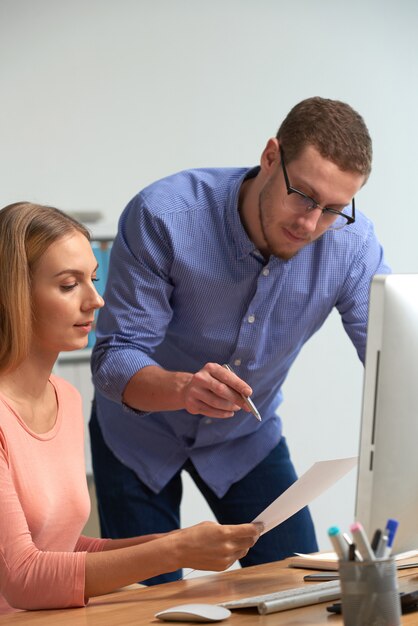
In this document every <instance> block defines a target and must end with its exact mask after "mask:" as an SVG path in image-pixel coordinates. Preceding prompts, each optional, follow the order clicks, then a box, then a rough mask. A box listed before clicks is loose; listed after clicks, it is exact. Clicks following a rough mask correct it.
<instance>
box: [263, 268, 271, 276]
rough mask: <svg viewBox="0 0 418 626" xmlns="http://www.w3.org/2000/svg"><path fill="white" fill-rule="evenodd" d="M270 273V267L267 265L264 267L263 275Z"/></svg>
mask: <svg viewBox="0 0 418 626" xmlns="http://www.w3.org/2000/svg"><path fill="white" fill-rule="evenodd" d="M269 274H270V270H269V269H268V267H265V268H264V269H263V276H268V275H269Z"/></svg>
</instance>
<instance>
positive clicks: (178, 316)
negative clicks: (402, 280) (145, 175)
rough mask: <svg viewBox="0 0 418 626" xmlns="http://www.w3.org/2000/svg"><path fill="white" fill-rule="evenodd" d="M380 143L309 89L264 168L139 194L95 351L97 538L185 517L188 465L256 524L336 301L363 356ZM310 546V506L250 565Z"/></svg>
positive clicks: (206, 491) (236, 516)
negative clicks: (303, 374)
mask: <svg viewBox="0 0 418 626" xmlns="http://www.w3.org/2000/svg"><path fill="white" fill-rule="evenodd" d="M371 156H372V148H371V140H370V137H369V133H368V131H367V128H366V126H365V124H364V121H363V119H362V118H361V116H360V115H359V114H358V113H356V112H355V111H354V110H353V109H352V108H351V107H350V106H349V105H347V104H345V103H342V102H339V101H335V100H328V99H324V98H318V97H316V98H309V99H307V100H304V101H302V102H301V103H299V104H298V105H296V106H295V107H294V108H293V109H292V110H291V111H290V113H289V114H288V115H287V117H286V119H285V120H284V122H283V123H282V124H281V126H280V128H279V131H278V133H277V135H276V137H274V138H271V139H269V140H268V142H267V145H266V147H265V149H264V151H263V153H262V155H261V160H260V165H259V166H258V167H255V168H228V169H225V168H223V169H200V170H188V171H184V172H180V173H178V174H175V175H173V176H170V177H168V178H165V179H163V180H160V181H158V182H156V183H154V184H152V185H150V186H149V187H147V188H146V189H144V190H143V191H141V192H140V193H139V194H138V195H137V196H135V197H134V198H133V200H131V202H130V203H129V204H128V206H127V207H126V209H125V211H124V212H123V214H122V216H121V220H120V223H119V231H118V235H117V237H116V240H115V242H114V244H113V249H112V257H111V264H110V273H109V280H108V285H107V289H106V293H105V300H106V305H107V306H106V307H105V308H104V309H103V310H102V312H101V313H100V316H99V321H98V327H97V343H96V346H95V349H94V352H93V357H92V370H93V376H94V382H95V385H96V390H97V393H96V404H95V408H94V410H93V412H92V419H91V423H90V432H91V441H92V454H93V467H94V473H95V479H96V489H97V495H98V502H99V512H100V521H101V527H102V533H103V535H104V536H109V537H128V536H133V535H137V534H146V533H155V532H162V531H168V530H175V529H176V528H178V527H179V525H180V517H179V510H180V502H181V489H182V488H181V472H182V471H183V470H185V471H187V472H189V473H190V475H191V477H192V478H193V480H194V481H195V483H196V484H197V486H198V488H199V489H200V491H201V492H202V494H203V495H204V497H205V498H206V500H207V502H208V503H209V505H210V507H211V509H212V510H213V512H214V514H215V516H216V518H217V519H218V521H220V522H222V523H227V524H234V523H240V522H248V521H251V520H252V519H253V518H255V517H256V516H257V515H258V513H260V512H261V511H262V510H263V509H264V508H265V507H266V506H267V505H268V504H270V503H271V502H272V501H273V500H274V499H275V498H276V497H277V496H278V495H279V494H280V493H282V492H283V491H284V490H285V489H287V488H288V487H289V486H290V485H291V484H292V483H293V482H294V481H295V480H296V474H295V470H294V468H293V465H292V462H291V460H290V457H289V453H288V450H287V446H286V441H285V439H284V438H283V437H282V436H281V432H282V425H281V420H280V417H279V416H278V415H277V410H278V407H279V405H280V403H281V401H282V394H281V387H282V384H283V381H284V380H285V378H286V376H287V374H288V371H289V368H290V367H291V365H292V363H293V361H294V360H295V358H296V357H297V355H298V353H299V351H300V350H301V348H302V346H303V345H304V344H305V342H306V341H307V340H308V339H309V338H310V337H311V336H312V335H313V334H314V333H315V332H316V331H317V330H318V329H319V328H320V327H321V326H322V324H323V323H324V321H325V320H326V319H327V317H328V315H329V314H330V313H331V311H332V309H333V308H334V307H336V308H337V309H338V311H339V313H340V315H341V317H342V321H343V324H344V327H345V330H346V332H347V333H348V335H349V337H350V339H351V340H352V342H353V344H354V346H355V347H356V349H357V352H358V354H359V357H360V359H362V360H363V359H364V353H365V342H366V325H367V311H368V295H369V285H370V281H371V278H372V277H373V275H374V274H376V273H387V272H389V268H388V267H387V265H386V263H385V261H384V258H383V251H382V248H381V246H380V244H379V242H378V240H377V238H376V236H375V234H374V230H373V226H372V224H371V222H370V220H368V219H367V218H366V217H365V216H364V215H363V214H362V213H361V212H360V211H357V212H356V210H355V201H354V196H355V194H356V193H357V191H358V190H359V189H360V188H361V187H362V186H363V185H364V184H365V182H366V181H367V178H368V176H369V174H370V169H371ZM224 365H228V366H229V368H227V367H224ZM250 395H251V397H252V400H253V401H254V403H255V406H256V407H257V408H258V411H259V413H260V415H261V421H259V420H258V419H255V417H254V415H253V414H252V413H251V412H250V410H251V407H250V406H249V405H248V403H247V402H246V400H245V398H246V397H248V396H250ZM313 417H314V416H313ZM316 549H317V544H316V539H315V533H314V529H313V524H312V520H311V518H310V515H309V512H308V510H307V509H304V510H302V511H301V512H300V513H298V514H296V515H294V516H293V517H292V518H290V519H289V520H287V521H286V522H284V523H283V524H281V525H280V526H278V527H277V528H275V529H274V530H272V531H270V532H269V533H266V534H265V535H264V536H263V537H262V538H261V539H260V540H259V541H258V542H257V543H256V545H255V546H254V547H253V548H252V549H251V550H250V551H249V553H248V555H247V556H246V557H244V558H243V559H241V563H242V565H244V566H245V565H253V564H257V563H263V562H267V561H273V560H278V559H282V558H285V557H287V556H289V555H290V554H292V553H293V552H295V551H298V552H313V551H315V550H316ZM179 576H180V572H174V573H173V574H171V575H168V576H162V577H158V578H157V579H152V580H151V581H147V582H148V583H149V584H154V583H156V582H163V581H166V580H173V579H175V578H177V577H179Z"/></svg>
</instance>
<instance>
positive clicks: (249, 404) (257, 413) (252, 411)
mask: <svg viewBox="0 0 418 626" xmlns="http://www.w3.org/2000/svg"><path fill="white" fill-rule="evenodd" d="M223 367H224V368H225V369H227V370H229V371H230V372H232V373H233V374H234V373H235V372H234V370H233V369H232V367H231V366H230V365H228V364H227V363H224V365H223ZM240 396H241V398H243V399H244V400H245V402H246V403H247V404H248V406H249V407H250V409H251V413H252V414H253V415H254V417H256V418H257V419H258V421H259V422H261V415H260V413H259V412H258V410H257V407H256V406H255V404H254V402H253V401H252V400H251V398H250V397H247V396H244V394H243V393H241V394H240Z"/></svg>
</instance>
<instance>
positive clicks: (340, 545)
mask: <svg viewBox="0 0 418 626" xmlns="http://www.w3.org/2000/svg"><path fill="white" fill-rule="evenodd" d="M328 536H329V538H330V540H331V543H332V546H333V548H334V550H335V553H336V555H337V557H338V558H339V560H340V561H346V560H347V558H348V550H347V544H346V542H345V541H344V538H343V536H342V534H341V533H340V529H339V528H338V527H337V526H331V528H328Z"/></svg>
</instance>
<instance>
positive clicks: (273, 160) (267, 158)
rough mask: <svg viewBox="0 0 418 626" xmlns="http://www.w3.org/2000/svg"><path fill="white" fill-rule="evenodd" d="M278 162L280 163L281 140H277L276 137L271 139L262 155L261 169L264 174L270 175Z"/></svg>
mask: <svg viewBox="0 0 418 626" xmlns="http://www.w3.org/2000/svg"><path fill="white" fill-rule="evenodd" d="M277 161H280V150H279V140H278V139H276V137H271V138H270V139H269V140H268V141H267V144H266V147H265V148H264V150H263V152H262V154H261V159H260V165H261V169H262V170H263V171H264V172H266V173H269V172H271V170H272V168H273V167H274V166H275V165H276V164H277Z"/></svg>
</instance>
